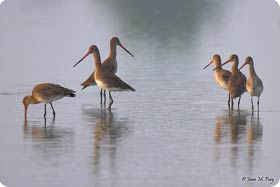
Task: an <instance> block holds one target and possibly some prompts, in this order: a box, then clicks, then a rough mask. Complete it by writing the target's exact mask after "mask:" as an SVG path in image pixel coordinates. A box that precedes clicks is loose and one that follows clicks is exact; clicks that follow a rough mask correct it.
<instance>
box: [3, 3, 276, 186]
mask: <svg viewBox="0 0 280 187" xmlns="http://www.w3.org/2000/svg"><path fill="white" fill-rule="evenodd" d="M264 10H265V11H264ZM0 25H1V29H0V41H1V42H0V48H1V52H0V62H1V69H0V85H1V89H0V103H1V105H0V112H1V123H0V148H1V154H0V181H1V182H2V183H3V184H5V185H7V186H8V187H11V186H29V187H37V186H40V187H44V186H46V187H50V186H85V187H86V186H102V187H103V186H114V187H115V186H119V187H123V186H139V187H140V186H151V187H152V186H163V187H164V186H205V185H207V186H272V185H274V184H276V183H277V181H278V180H279V173H280V172H279V165H280V151H279V149H278V146H277V144H278V142H279V140H280V136H279V131H280V126H279V115H280V109H279V105H280V102H279V100H278V95H279V91H280V85H279V84H278V82H279V81H278V79H279V76H278V70H279V68H280V64H279V49H280V36H279V33H280V11H279V8H278V6H277V4H276V3H275V2H274V1H273V0H258V1H250V0H242V1H241V0H240V1H239V0H235V1H229V0H227V1H218V0H212V1H208V0H188V1H185V0H176V1H172V2H170V1H161V0H153V1H148V0H147V1H141V2H140V1H137V2H136V1H129V0H116V1H114V2H112V1H109V0H82V1H74V0H59V1H54V0H49V1H43V0H39V1H31V0H25V1H20V0H6V1H5V2H4V3H3V4H1V6H0ZM114 35H117V36H119V38H120V40H121V42H122V43H123V45H124V46H126V47H127V48H128V49H129V50H130V51H131V52H132V53H133V54H134V55H135V58H132V57H130V56H129V55H127V54H126V53H125V52H124V51H123V50H121V49H118V62H119V69H118V75H119V76H120V77H121V78H122V79H123V80H125V81H126V82H127V83H129V84H130V85H132V86H133V87H134V88H135V89H136V90H137V91H136V92H123V93H113V94H112V95H113V98H114V101H115V102H114V104H113V106H112V111H111V112H110V111H108V110H106V109H104V108H103V107H102V106H100V104H99V90H98V88H97V87H89V88H87V89H86V90H83V91H81V87H80V86H79V84H80V83H81V82H82V81H83V80H85V79H86V78H87V76H88V75H90V73H91V72H92V71H93V69H94V66H93V59H92V57H90V58H87V60H85V61H84V62H83V63H81V64H80V65H79V66H77V67H76V68H75V69H73V65H74V64H75V63H76V62H77V60H79V59H80V57H82V55H84V54H85V52H86V51H87V48H88V46H89V45H90V44H97V45H98V46H99V48H100V51H101V56H102V58H103V59H104V58H105V57H106V56H107V54H108V50H109V48H108V46H109V39H110V38H111V37H112V36H114ZM215 53H219V54H221V56H222V59H223V60H225V59H226V58H227V57H228V56H229V55H230V54H232V53H237V54H239V56H240V60H241V61H242V63H243V60H244V58H245V56H247V55H251V56H253V57H254V59H255V66H256V70H257V73H258V75H259V76H260V77H261V78H262V80H263V82H264V87H265V90H264V92H263V95H262V97H261V101H260V103H261V110H260V112H259V114H258V113H257V112H251V106H250V98H249V96H248V95H247V94H244V96H243V97H242V100H241V102H242V103H241V110H240V111H237V110H234V111H228V109H227V103H226V102H227V93H226V92H225V91H223V90H222V89H220V88H218V86H217V85H216V84H215V82H214V76H213V72H212V71H211V68H208V69H206V70H202V68H203V67H204V66H205V65H206V64H207V63H208V62H209V61H210V60H211V58H212V55H213V54H215ZM226 68H228V69H230V65H228V66H226ZM247 71H248V67H246V68H244V72H245V73H246V74H247ZM40 82H54V83H59V84H61V85H64V86H66V87H69V88H72V89H74V90H77V97H76V98H65V99H63V100H59V101H57V102H55V103H54V107H55V109H56V111H57V118H56V119H55V120H53V119H52V117H51V112H50V111H51V109H50V107H48V111H49V115H48V117H47V119H46V120H44V119H43V117H42V116H43V105H34V106H31V107H30V109H29V113H28V120H27V121H24V118H23V106H22V98H23V96H25V95H27V94H30V93H31V89H32V87H33V86H34V85H35V84H37V83H40ZM259 176H261V177H262V176H263V177H270V178H273V179H274V182H273V183H272V184H270V183H269V182H242V178H243V177H246V179H247V177H251V178H254V177H255V178H257V177H259Z"/></svg>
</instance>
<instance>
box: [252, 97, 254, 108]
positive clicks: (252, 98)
mask: <svg viewBox="0 0 280 187" xmlns="http://www.w3.org/2000/svg"><path fill="white" fill-rule="evenodd" d="M251 104H252V110H254V103H253V97H251Z"/></svg>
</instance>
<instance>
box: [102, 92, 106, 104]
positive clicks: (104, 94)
mask: <svg viewBox="0 0 280 187" xmlns="http://www.w3.org/2000/svg"><path fill="white" fill-rule="evenodd" d="M103 96H104V104H106V90H104V92H103Z"/></svg>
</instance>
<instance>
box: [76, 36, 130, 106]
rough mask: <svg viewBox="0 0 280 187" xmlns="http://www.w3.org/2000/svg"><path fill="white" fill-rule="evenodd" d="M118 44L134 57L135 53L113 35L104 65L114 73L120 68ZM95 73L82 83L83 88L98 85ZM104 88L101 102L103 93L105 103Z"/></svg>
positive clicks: (104, 67)
mask: <svg viewBox="0 0 280 187" xmlns="http://www.w3.org/2000/svg"><path fill="white" fill-rule="evenodd" d="M117 45H118V46H120V47H121V48H123V49H124V50H125V51H126V52H127V53H128V54H130V55H131V56H132V57H134V56H133V54H132V53H130V52H129V51H128V50H127V49H126V48H125V47H124V46H123V45H122V44H121V42H120V40H119V38H118V37H113V38H111V40H110V53H109V56H108V57H107V58H106V60H104V62H103V63H102V67H103V69H104V70H107V71H109V72H111V73H113V74H116V72H117V70H118V63H117ZM94 73H95V71H94V72H93V73H92V74H91V75H90V76H89V77H88V78H87V79H86V80H85V81H84V82H83V83H82V84H81V86H83V88H82V89H85V88H86V87H88V86H93V85H96V81H95V78H94ZM102 91H103V89H101V90H100V103H101V104H102V95H103V97H104V104H105V102H106V92H105V90H104V91H103V93H102Z"/></svg>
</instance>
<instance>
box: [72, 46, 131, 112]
mask: <svg viewBox="0 0 280 187" xmlns="http://www.w3.org/2000/svg"><path fill="white" fill-rule="evenodd" d="M90 54H93V57H94V64H95V73H94V80H95V82H96V84H97V85H98V87H99V88H100V89H103V90H106V91H107V92H108V93H109V99H110V103H109V107H108V109H111V106H112V104H113V98H112V96H111V91H126V90H131V91H135V89H134V88H132V87H131V86H129V85H128V84H127V83H125V82H124V81H122V80H121V79H120V78H119V77H118V76H116V75H114V74H113V73H111V72H110V71H107V70H106V69H105V68H104V67H103V66H102V64H101V59H100V54H99V50H98V48H97V46H96V45H92V46H90V47H89V49H88V52H87V53H86V54H85V55H84V57H82V58H81V59H80V60H79V61H78V62H77V63H76V64H75V65H74V67H75V66H76V65H77V64H79V63H80V62H81V61H82V60H84V59H85V58H86V57H87V56H88V55H90Z"/></svg>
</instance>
